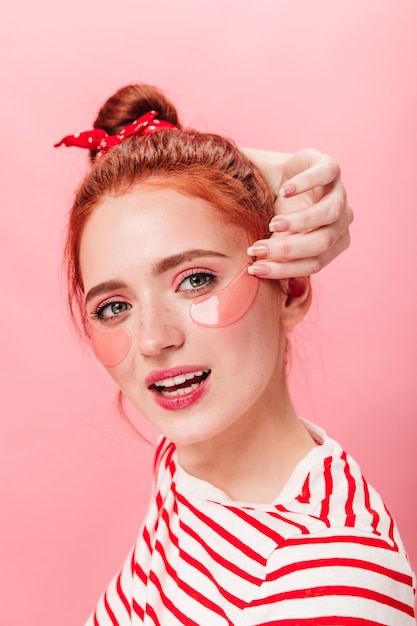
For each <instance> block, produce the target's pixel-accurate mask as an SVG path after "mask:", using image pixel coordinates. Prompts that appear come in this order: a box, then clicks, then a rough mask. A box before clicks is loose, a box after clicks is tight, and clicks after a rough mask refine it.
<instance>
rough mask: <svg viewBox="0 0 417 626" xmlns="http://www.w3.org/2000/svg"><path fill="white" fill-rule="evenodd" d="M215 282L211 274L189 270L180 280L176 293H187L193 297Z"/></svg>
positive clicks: (215, 278) (213, 275)
mask: <svg viewBox="0 0 417 626" xmlns="http://www.w3.org/2000/svg"><path fill="white" fill-rule="evenodd" d="M216 280H217V277H216V276H215V274H213V273H211V272H207V271H204V272H203V271H195V270H191V271H190V272H188V273H186V275H185V276H184V277H183V278H182V280H181V282H180V284H179V286H178V288H177V291H188V292H192V295H195V293H198V292H200V291H203V290H204V289H206V288H207V287H208V286H209V285H213V284H214V283H215V282H216Z"/></svg>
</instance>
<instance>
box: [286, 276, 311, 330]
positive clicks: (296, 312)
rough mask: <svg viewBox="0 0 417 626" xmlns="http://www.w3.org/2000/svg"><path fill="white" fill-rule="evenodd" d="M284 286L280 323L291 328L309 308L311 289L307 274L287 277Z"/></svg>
mask: <svg viewBox="0 0 417 626" xmlns="http://www.w3.org/2000/svg"><path fill="white" fill-rule="evenodd" d="M286 283H287V284H286V286H284V285H283V286H284V294H285V295H284V299H283V307H282V310H281V324H282V326H284V328H292V327H293V326H295V325H296V324H298V323H299V322H301V320H302V319H303V318H304V317H305V315H307V313H308V310H309V309H310V305H311V299H312V291H311V282H310V277H309V276H303V277H301V278H289V279H288V280H287V281H286Z"/></svg>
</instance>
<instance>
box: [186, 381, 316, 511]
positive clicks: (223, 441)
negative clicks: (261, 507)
mask: <svg viewBox="0 0 417 626" xmlns="http://www.w3.org/2000/svg"><path fill="white" fill-rule="evenodd" d="M314 446H315V444H314V441H313V440H312V438H311V436H310V435H309V433H308V432H307V430H306V428H305V426H304V425H303V423H302V422H301V421H300V420H299V419H298V417H297V416H296V413H295V411H294V408H293V406H292V403H291V400H290V398H289V395H288V392H287V389H286V387H285V389H284V390H281V394H280V398H279V406H277V403H276V402H271V405H270V406H267V407H266V410H265V411H264V412H263V413H262V415H259V413H258V414H256V415H254V414H252V413H251V412H248V414H247V415H245V416H242V418H241V419H240V420H239V422H238V423H237V424H234V425H233V426H232V427H230V428H229V429H227V430H226V431H224V432H222V433H221V434H220V435H217V436H216V437H213V438H212V439H210V440H208V441H203V442H199V443H196V444H192V445H189V446H180V447H178V448H177V452H178V459H179V462H180V464H181V466H182V467H183V468H184V469H185V470H186V471H187V472H188V473H190V474H192V475H193V476H196V477H197V478H200V479H202V480H205V481H208V482H210V483H211V484H213V485H214V486H215V487H217V488H218V489H221V490H222V491H224V492H225V493H226V494H227V495H228V496H229V497H230V498H232V499H233V500H238V501H246V502H254V503H256V502H258V503H261V502H262V503H265V504H266V503H270V502H272V501H273V500H275V499H276V497H277V496H278V495H279V493H280V491H281V490H282V488H283V487H284V486H285V484H286V482H287V481H288V479H289V477H290V475H291V473H292V472H293V470H294V469H295V467H296V465H297V464H298V463H299V462H300V461H301V460H302V459H303V458H304V457H305V456H306V454H308V452H309V451H310V450H312V449H313V448H314Z"/></svg>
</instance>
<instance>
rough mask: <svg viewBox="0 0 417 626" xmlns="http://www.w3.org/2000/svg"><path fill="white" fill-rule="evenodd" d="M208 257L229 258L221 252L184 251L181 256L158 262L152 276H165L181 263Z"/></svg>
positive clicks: (169, 257)
mask: <svg viewBox="0 0 417 626" xmlns="http://www.w3.org/2000/svg"><path fill="white" fill-rule="evenodd" d="M207 256H214V257H220V258H223V259H226V258H228V257H227V254H222V253H221V252H216V251H214V250H201V249H199V248H196V249H192V250H184V252H180V253H179V254H173V255H172V256H168V257H166V258H164V259H161V260H160V261H158V262H157V263H156V264H155V266H154V268H153V269H152V275H153V276H158V275H159V274H163V273H164V272H166V271H167V270H170V269H172V268H174V267H177V266H178V265H181V263H187V262H188V261H193V260H194V259H199V258H201V257H207Z"/></svg>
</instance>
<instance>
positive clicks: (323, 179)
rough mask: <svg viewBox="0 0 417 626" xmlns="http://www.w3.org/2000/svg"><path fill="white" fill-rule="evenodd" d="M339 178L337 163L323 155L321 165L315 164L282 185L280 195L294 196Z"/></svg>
mask: <svg viewBox="0 0 417 626" xmlns="http://www.w3.org/2000/svg"><path fill="white" fill-rule="evenodd" d="M339 177H340V167H339V164H338V163H337V161H336V160H335V159H333V157H330V156H325V157H323V155H321V161H320V163H315V164H313V165H311V166H310V167H309V168H308V169H305V170H304V171H303V172H300V173H298V174H295V175H294V176H292V177H291V178H289V179H288V180H287V181H286V182H285V183H284V185H282V187H281V189H280V191H279V194H280V195H281V196H283V197H288V196H293V195H295V194H297V193H302V192H304V191H308V190H310V189H314V187H319V186H324V185H328V184H330V183H331V182H333V181H335V180H337V179H339Z"/></svg>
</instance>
